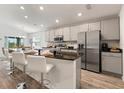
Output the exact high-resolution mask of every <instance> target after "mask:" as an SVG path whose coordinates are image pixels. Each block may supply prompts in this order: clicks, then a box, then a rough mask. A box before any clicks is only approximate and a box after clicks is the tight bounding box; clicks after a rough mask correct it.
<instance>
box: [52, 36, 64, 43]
mask: <svg viewBox="0 0 124 93" xmlns="http://www.w3.org/2000/svg"><path fill="white" fill-rule="evenodd" d="M54 41H55V42H62V41H63V36H62V35H59V36H55V38H54Z"/></svg>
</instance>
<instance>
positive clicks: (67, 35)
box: [63, 27, 70, 41]
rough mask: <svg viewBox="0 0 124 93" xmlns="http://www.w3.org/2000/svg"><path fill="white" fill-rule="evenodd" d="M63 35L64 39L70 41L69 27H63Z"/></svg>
mask: <svg viewBox="0 0 124 93" xmlns="http://www.w3.org/2000/svg"><path fill="white" fill-rule="evenodd" d="M63 37H64V41H70V28H69V27H65V28H63Z"/></svg>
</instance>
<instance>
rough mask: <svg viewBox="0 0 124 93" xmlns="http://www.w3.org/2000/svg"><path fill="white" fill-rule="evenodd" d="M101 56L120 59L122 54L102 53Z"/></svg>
mask: <svg viewBox="0 0 124 93" xmlns="http://www.w3.org/2000/svg"><path fill="white" fill-rule="evenodd" d="M102 56H110V57H120V58H121V56H122V53H111V52H102Z"/></svg>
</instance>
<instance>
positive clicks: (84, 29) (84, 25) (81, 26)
mask: <svg viewBox="0 0 124 93" xmlns="http://www.w3.org/2000/svg"><path fill="white" fill-rule="evenodd" d="M79 27H80V30H79V32H86V31H88V24H82V25H80V26H79Z"/></svg>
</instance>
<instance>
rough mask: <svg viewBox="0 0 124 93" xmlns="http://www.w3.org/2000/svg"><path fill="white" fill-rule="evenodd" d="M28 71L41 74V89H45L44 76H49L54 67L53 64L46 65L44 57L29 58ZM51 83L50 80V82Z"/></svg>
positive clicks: (31, 56)
mask: <svg viewBox="0 0 124 93" xmlns="http://www.w3.org/2000/svg"><path fill="white" fill-rule="evenodd" d="M27 62H28V65H27V69H28V70H29V71H31V72H34V73H35V72H37V73H41V88H42V87H44V83H43V81H44V80H45V79H43V75H44V74H47V73H48V72H50V71H51V69H52V68H53V67H54V65H52V64H47V63H46V58H45V57H44V56H33V55H30V56H27ZM48 81H49V80H48Z"/></svg>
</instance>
